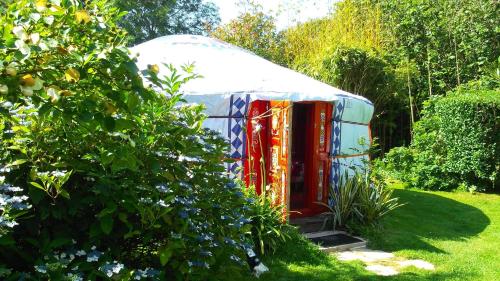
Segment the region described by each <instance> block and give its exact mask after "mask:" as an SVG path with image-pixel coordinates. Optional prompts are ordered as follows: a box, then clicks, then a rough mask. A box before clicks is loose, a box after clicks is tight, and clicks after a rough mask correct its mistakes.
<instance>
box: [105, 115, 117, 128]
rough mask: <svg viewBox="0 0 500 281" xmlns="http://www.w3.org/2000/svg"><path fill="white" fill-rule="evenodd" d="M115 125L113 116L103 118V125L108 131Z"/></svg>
mask: <svg viewBox="0 0 500 281" xmlns="http://www.w3.org/2000/svg"><path fill="white" fill-rule="evenodd" d="M115 125H116V122H115V119H113V117H109V116H108V117H106V118H104V127H105V128H106V129H107V130H108V131H113V130H114V129H115Z"/></svg>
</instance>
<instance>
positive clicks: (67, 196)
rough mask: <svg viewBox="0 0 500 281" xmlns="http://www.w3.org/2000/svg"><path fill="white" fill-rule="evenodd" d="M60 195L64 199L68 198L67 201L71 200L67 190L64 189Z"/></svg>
mask: <svg viewBox="0 0 500 281" xmlns="http://www.w3.org/2000/svg"><path fill="white" fill-rule="evenodd" d="M59 194H61V196H62V197H64V198H66V199H70V197H69V193H68V192H67V191H66V190H64V189H61V190H60V191H59Z"/></svg>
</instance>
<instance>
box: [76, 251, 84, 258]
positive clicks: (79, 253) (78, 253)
mask: <svg viewBox="0 0 500 281" xmlns="http://www.w3.org/2000/svg"><path fill="white" fill-rule="evenodd" d="M86 254H87V253H85V251H84V250H79V251H76V254H75V255H77V256H79V257H81V256H85V255H86Z"/></svg>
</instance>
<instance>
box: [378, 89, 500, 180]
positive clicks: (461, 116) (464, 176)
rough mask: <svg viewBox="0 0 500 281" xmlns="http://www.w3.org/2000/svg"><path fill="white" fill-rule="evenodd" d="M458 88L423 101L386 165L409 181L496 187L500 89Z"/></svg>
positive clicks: (499, 134)
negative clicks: (404, 143) (405, 141)
mask: <svg viewBox="0 0 500 281" xmlns="http://www.w3.org/2000/svg"><path fill="white" fill-rule="evenodd" d="M460 91H461V92H458V90H457V92H452V93H449V94H448V96H446V97H440V98H435V99H431V100H430V101H429V102H427V103H426V107H425V109H424V112H423V117H422V119H421V120H420V121H418V122H417V123H416V126H415V131H414V136H413V141H412V144H411V146H410V147H409V148H397V149H393V150H392V151H391V152H390V153H388V154H387V155H386V158H385V163H386V167H387V168H388V169H389V170H393V171H396V174H395V175H396V176H398V177H399V178H401V179H402V180H405V181H407V182H408V183H410V184H411V185H412V186H415V187H418V188H424V189H439V190H450V189H455V188H457V187H458V186H459V185H460V184H465V185H466V186H478V187H479V189H480V190H485V189H487V188H493V189H495V188H498V175H499V169H500V165H499V163H498V159H500V158H499V157H500V147H499V145H498V143H500V133H499V131H498V130H499V126H500V125H499V124H500V122H499V120H500V117H499V116H498V112H499V110H500V93H499V91H498V90H484V89H482V90H479V89H477V88H476V90H472V89H471V88H469V89H468V88H465V87H464V88H461V89H460Z"/></svg>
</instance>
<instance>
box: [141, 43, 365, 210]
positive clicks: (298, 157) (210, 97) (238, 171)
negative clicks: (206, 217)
mask: <svg viewBox="0 0 500 281" xmlns="http://www.w3.org/2000/svg"><path fill="white" fill-rule="evenodd" d="M131 50H132V53H133V54H139V57H138V66H139V68H141V69H146V68H147V66H148V65H151V64H156V65H159V66H160V75H161V74H162V73H164V74H168V69H167V68H166V67H164V66H163V64H172V65H174V66H177V67H180V66H182V65H185V64H188V63H193V64H194V69H195V72H196V73H197V74H200V75H201V76H202V78H198V79H194V80H191V81H189V82H188V83H187V84H185V85H184V86H183V87H182V89H181V90H182V92H183V93H184V98H185V99H186V100H187V101H188V102H190V103H201V104H204V105H205V106H206V110H205V113H206V114H207V115H208V118H207V120H206V121H205V123H204V126H205V127H207V128H210V129H213V130H216V131H218V132H219V133H220V134H221V136H223V137H225V138H226V139H227V141H228V144H229V146H230V157H231V158H232V161H231V162H229V163H228V164H227V171H228V173H229V174H230V175H232V176H233V177H239V178H241V179H242V180H244V182H245V183H246V184H247V185H253V186H255V188H256V190H257V192H258V193H262V192H265V193H266V195H269V196H271V197H272V198H273V200H275V202H277V203H281V204H283V205H284V206H285V210H286V211H288V212H290V214H291V216H313V215H316V214H319V213H320V212H322V211H323V209H322V208H321V206H320V205H319V204H317V202H324V203H327V202H328V192H329V186H330V185H332V186H333V187H335V188H338V184H339V180H340V178H341V177H342V176H343V175H344V174H345V173H346V172H347V173H351V174H352V173H353V172H354V170H356V169H361V168H363V167H364V165H365V163H366V160H367V159H368V154H367V153H366V150H367V149H368V146H369V145H370V141H371V135H370V120H371V118H372V114H373V104H372V103H371V102H370V101H369V100H367V99H366V98H364V97H361V96H357V95H353V94H350V93H347V92H345V91H342V90H339V89H337V88H334V87H331V86H329V85H327V84H324V83H322V82H319V81H316V80H314V79H312V78H310V77H307V76H305V75H303V74H300V73H297V72H295V71H292V70H290V69H287V68H284V67H281V66H279V65H276V64H274V63H272V62H270V61H267V60H265V59H263V58H261V57H259V56H257V55H255V54H253V53H251V52H249V51H246V50H244V49H241V48H239V47H236V46H233V45H230V44H227V43H224V42H222V41H219V40H217V39H212V38H207V37H203V36H192V35H172V36H164V37H160V38H157V39H153V40H151V41H148V42H145V43H142V44H140V45H138V46H135V47H133V48H132V49H131ZM328 203H330V204H331V203H332V202H328Z"/></svg>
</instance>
